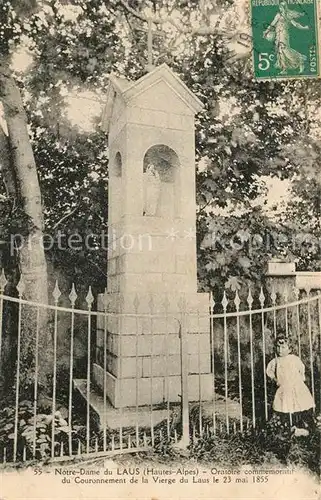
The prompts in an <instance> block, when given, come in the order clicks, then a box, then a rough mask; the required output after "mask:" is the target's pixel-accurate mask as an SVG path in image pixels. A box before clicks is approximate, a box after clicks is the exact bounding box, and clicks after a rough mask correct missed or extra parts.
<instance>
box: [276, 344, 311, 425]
mask: <svg viewBox="0 0 321 500" xmlns="http://www.w3.org/2000/svg"><path fill="white" fill-rule="evenodd" d="M275 344H276V346H275V347H276V357H275V358H274V359H272V360H271V361H270V362H269V364H268V365H267V369H266V374H267V376H268V377H269V378H271V379H272V380H274V381H275V382H276V383H277V385H278V389H277V391H276V393H275V396H274V401H273V410H274V411H275V412H276V413H277V414H279V415H280V416H281V417H283V419H284V418H286V419H287V420H288V421H290V425H291V427H292V425H293V424H294V425H293V427H292V429H293V430H294V432H295V434H296V435H308V434H309V432H308V430H307V427H308V426H309V425H311V424H312V423H313V415H312V409H313V408H314V407H315V403H314V400H313V397H312V395H311V393H310V391H309V389H308V387H307V386H306V385H305V383H304V381H305V375H304V371H305V368H304V364H303V363H302V361H301V359H300V358H299V357H298V356H296V355H295V354H292V353H291V350H290V346H289V342H288V339H287V337H285V336H284V335H278V336H277V338H276V341H275ZM297 426H299V427H301V429H300V428H298V427H297ZM302 427H303V429H302Z"/></svg>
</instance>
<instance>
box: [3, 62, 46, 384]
mask: <svg viewBox="0 0 321 500" xmlns="http://www.w3.org/2000/svg"><path fill="white" fill-rule="evenodd" d="M0 99H1V101H2V103H3V108H4V113H5V120H6V124H7V127H8V143H9V149H10V164H11V167H12V169H13V172H14V177H15V181H16V191H17V192H16V195H17V201H18V204H19V206H20V208H21V209H22V211H23V214H24V217H26V221H25V223H24V225H25V226H27V227H21V233H22V234H21V235H16V237H17V245H16V250H17V252H18V260H19V266H20V277H21V280H22V282H23V283H24V285H25V291H24V298H25V299H27V300H29V301H32V302H37V303H40V304H48V282H47V264H46V259H45V252H44V247H43V213H42V201H41V192H40V186H39V179H38V175H37V168H36V164H35V159H34V155H33V151H32V147H31V143H30V138H29V134H28V127H27V117H26V114H25V110H24V107H23V103H22V99H21V95H20V91H19V88H18V86H17V84H16V82H15V80H14V79H13V77H12V76H11V72H10V70H9V68H8V67H7V66H4V65H0ZM21 225H22V224H21ZM22 313H23V321H22V329H21V335H22V337H21V363H22V370H21V374H22V377H25V378H26V380H27V385H32V383H33V381H32V380H30V379H32V378H33V377H34V373H33V374H32V367H31V371H30V368H29V367H28V365H30V364H31V366H32V365H34V361H35V342H36V331H37V324H36V321H37V320H36V317H37V308H36V307H31V306H27V305H26V306H23V307H22ZM38 320H39V321H38V331H39V350H38V359H39V363H40V366H39V383H40V385H46V379H47V375H48V374H50V373H52V366H51V362H50V359H51V354H50V353H51V335H50V332H49V329H48V325H47V310H46V308H45V307H42V308H39V314H38Z"/></svg>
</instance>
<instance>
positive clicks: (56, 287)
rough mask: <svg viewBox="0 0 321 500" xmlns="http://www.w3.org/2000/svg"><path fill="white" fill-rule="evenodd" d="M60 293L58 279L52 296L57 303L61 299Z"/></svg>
mask: <svg viewBox="0 0 321 500" xmlns="http://www.w3.org/2000/svg"><path fill="white" fill-rule="evenodd" d="M60 295H61V292H60V290H59V286H58V281H56V284H55V288H54V290H53V292H52V296H53V298H54V299H55V303H56V304H57V302H58V300H59V297H60Z"/></svg>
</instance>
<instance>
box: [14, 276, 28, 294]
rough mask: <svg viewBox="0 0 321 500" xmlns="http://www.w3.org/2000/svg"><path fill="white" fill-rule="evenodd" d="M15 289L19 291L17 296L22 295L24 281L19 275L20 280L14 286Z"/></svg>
mask: <svg viewBox="0 0 321 500" xmlns="http://www.w3.org/2000/svg"><path fill="white" fill-rule="evenodd" d="M16 288H17V290H18V293H19V297H22V295H23V292H24V291H25V288H26V287H25V284H24V281H23V279H22V276H21V277H20V280H19V283H18V285H17V286H16Z"/></svg>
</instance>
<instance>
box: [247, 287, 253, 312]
mask: <svg viewBox="0 0 321 500" xmlns="http://www.w3.org/2000/svg"><path fill="white" fill-rule="evenodd" d="M247 304H248V306H249V309H250V310H251V309H252V304H253V296H252V292H251V288H249V293H248V296H247Z"/></svg>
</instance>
